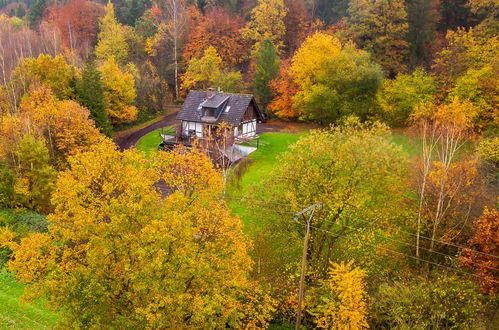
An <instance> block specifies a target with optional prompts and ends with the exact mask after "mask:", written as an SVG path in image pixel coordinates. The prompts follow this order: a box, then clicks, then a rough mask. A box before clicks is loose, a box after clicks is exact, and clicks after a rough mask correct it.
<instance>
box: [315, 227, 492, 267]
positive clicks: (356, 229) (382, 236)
mask: <svg viewBox="0 0 499 330" xmlns="http://www.w3.org/2000/svg"><path fill="white" fill-rule="evenodd" d="M324 221H325V222H327V223H330V224H334V225H340V226H343V227H347V228H350V229H353V230H355V231H357V232H358V231H359V228H356V227H352V226H348V225H344V224H341V223H335V222H331V221H328V220H324ZM374 234H375V235H377V236H379V237H381V238H384V239H387V240H390V241H393V242H397V243H402V244H405V245H407V246H411V247H414V248H416V245H414V244H411V243H408V242H404V241H401V240H398V239H395V238H390V237H387V236H384V235H382V234H379V233H374ZM419 248H420V249H421V250H425V251H428V252H430V253H436V254H439V255H442V256H444V257H450V258H459V257H458V256H453V255H450V254H446V253H442V252H438V251H434V250H430V249H427V248H425V247H422V246H420V247H419ZM468 262H469V263H472V264H475V265H477V266H481V267H485V268H488V269H490V270H495V271H497V272H499V269H497V268H494V267H491V266H487V265H482V264H479V263H477V262H474V261H468Z"/></svg>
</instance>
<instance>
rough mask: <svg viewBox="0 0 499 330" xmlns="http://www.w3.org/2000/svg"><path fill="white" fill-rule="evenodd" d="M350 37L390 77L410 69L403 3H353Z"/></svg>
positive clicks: (399, 0) (395, 0) (348, 21)
mask: <svg viewBox="0 0 499 330" xmlns="http://www.w3.org/2000/svg"><path fill="white" fill-rule="evenodd" d="M346 26H347V29H348V33H349V34H350V36H351V37H352V38H353V39H354V40H355V42H356V43H357V44H358V45H359V46H360V47H361V48H363V49H365V50H368V51H369V52H371V53H372V54H373V55H374V58H375V59H376V61H377V62H378V63H379V64H380V65H381V66H382V67H383V68H384V69H385V70H386V71H387V72H388V73H390V74H392V75H393V74H396V73H399V72H404V71H405V70H406V69H407V66H406V63H407V55H408V51H409V44H408V43H407V41H406V35H407V33H408V23H407V12H406V8H405V2H404V1H403V0H393V1H389V0H359V1H350V5H349V7H348V16H347V18H346Z"/></svg>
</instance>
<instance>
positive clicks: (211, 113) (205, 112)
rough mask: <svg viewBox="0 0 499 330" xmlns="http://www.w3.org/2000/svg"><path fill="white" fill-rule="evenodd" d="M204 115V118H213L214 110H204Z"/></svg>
mask: <svg viewBox="0 0 499 330" xmlns="http://www.w3.org/2000/svg"><path fill="white" fill-rule="evenodd" d="M204 115H205V116H206V117H214V116H215V109H212V108H206V109H204Z"/></svg>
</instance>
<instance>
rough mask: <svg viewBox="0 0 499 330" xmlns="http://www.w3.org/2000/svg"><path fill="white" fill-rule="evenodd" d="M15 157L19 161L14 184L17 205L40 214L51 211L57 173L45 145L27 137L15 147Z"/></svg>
mask: <svg viewBox="0 0 499 330" xmlns="http://www.w3.org/2000/svg"><path fill="white" fill-rule="evenodd" d="M14 155H15V156H16V157H17V161H18V163H17V166H16V180H15V183H14V194H15V199H16V204H18V205H19V206H22V207H27V208H28V209H31V210H36V211H38V212H48V211H50V210H51V204H50V196H51V192H52V189H53V187H54V181H55V178H56V175H57V172H56V171H55V170H54V168H53V167H52V166H51V165H50V164H49V152H48V150H47V147H46V146H45V143H43V141H41V140H37V139H35V138H34V137H33V136H30V135H25V136H23V137H22V139H21V140H20V141H19V144H18V145H17V146H15V148H14Z"/></svg>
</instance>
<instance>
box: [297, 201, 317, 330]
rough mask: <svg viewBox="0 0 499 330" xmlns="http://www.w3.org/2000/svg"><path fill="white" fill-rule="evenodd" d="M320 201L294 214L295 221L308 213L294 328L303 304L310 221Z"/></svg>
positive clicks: (298, 321)
mask: <svg viewBox="0 0 499 330" xmlns="http://www.w3.org/2000/svg"><path fill="white" fill-rule="evenodd" d="M321 206H322V203H321V202H319V203H316V204H314V205H312V206H309V207H307V208H306V209H304V210H302V211H300V212H298V213H296V214H295V221H298V217H299V216H300V215H302V214H310V216H309V218H308V220H307V229H306V231H305V239H304V241H303V258H302V261H301V275H300V289H299V291H298V308H297V311H296V330H299V329H300V327H301V309H302V305H303V296H304V295H305V292H304V291H305V270H306V268H307V254H308V237H309V236H310V223H311V222H312V218H313V217H314V213H315V209H316V208H317V207H321Z"/></svg>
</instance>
